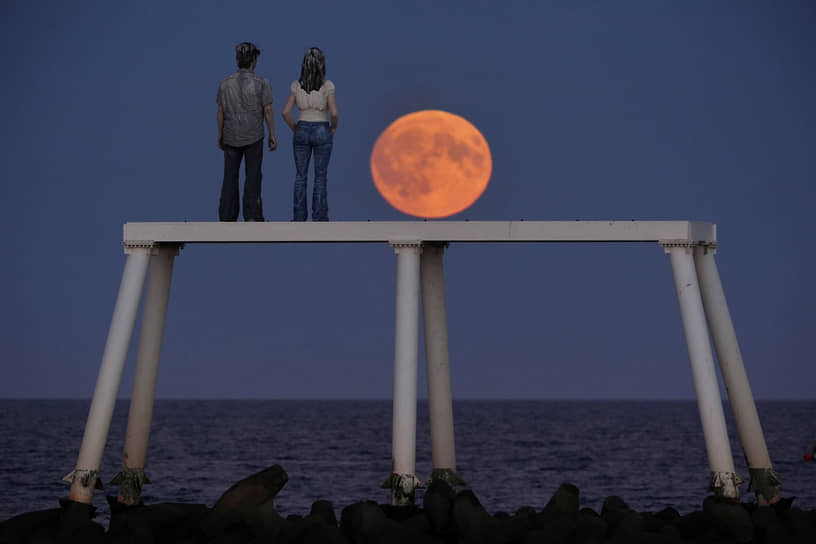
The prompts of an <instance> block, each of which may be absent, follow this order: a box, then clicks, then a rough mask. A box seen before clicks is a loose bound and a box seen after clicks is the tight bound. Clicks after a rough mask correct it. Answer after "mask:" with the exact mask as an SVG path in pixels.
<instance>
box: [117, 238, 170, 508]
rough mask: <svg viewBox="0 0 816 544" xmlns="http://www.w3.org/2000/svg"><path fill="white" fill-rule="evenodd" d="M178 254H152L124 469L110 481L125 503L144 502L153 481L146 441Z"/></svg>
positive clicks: (162, 249) (163, 251)
mask: <svg viewBox="0 0 816 544" xmlns="http://www.w3.org/2000/svg"><path fill="white" fill-rule="evenodd" d="M178 253H179V246H167V247H158V248H156V249H154V250H153V254H152V256H151V257H150V277H149V279H148V282H147V293H146V295H145V303H144V310H143V313H142V328H141V337H140V339H139V352H138V355H137V357H136V374H135V375H134V377H133V394H132V395H131V397H130V411H129V412H128V424H127V432H126V434H125V451H124V453H123V455H122V470H121V472H119V474H117V475H116V476H115V477H114V478H113V480H111V484H113V485H116V486H118V488H119V491H118V493H117V500H118V501H119V502H121V503H123V504H130V505H134V504H139V503H141V497H142V486H143V485H144V484H146V483H147V484H149V483H150V480H149V479H148V477H147V475H146V474H145V472H144V467H145V460H146V458H147V442H148V437H149V436H150V421H151V419H152V417H153V402H154V399H155V397H156V376H157V374H158V370H159V355H160V353H161V346H162V338H163V337H164V323H165V320H166V318H167V302H168V300H169V298H170V280H171V277H172V275H173V260H174V259H175V257H176V255H178Z"/></svg>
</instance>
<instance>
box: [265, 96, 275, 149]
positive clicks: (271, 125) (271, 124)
mask: <svg viewBox="0 0 816 544" xmlns="http://www.w3.org/2000/svg"><path fill="white" fill-rule="evenodd" d="M264 119H266V128H267V129H269V151H275V150H276V149H277V148H278V139H277V138H275V113H274V112H273V111H272V104H267V105H266V106H264Z"/></svg>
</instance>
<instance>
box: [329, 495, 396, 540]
mask: <svg viewBox="0 0 816 544" xmlns="http://www.w3.org/2000/svg"><path fill="white" fill-rule="evenodd" d="M387 521H388V518H387V517H385V513H384V512H383V511H382V508H380V507H379V505H377V503H376V502H374V501H364V502H355V503H354V504H350V505H348V506H346V507H345V508H343V510H342V511H341V512H340V532H341V533H342V534H343V536H344V537H346V538H347V539H348V540H349V542H355V543H357V542H373V541H374V539H375V538H376V537H377V536H378V535H380V534H381V533H382V532H383V530H384V528H385V526H386V522H387Z"/></svg>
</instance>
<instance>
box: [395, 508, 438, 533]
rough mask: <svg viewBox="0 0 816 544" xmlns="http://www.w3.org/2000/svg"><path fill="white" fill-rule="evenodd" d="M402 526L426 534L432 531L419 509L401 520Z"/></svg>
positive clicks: (426, 518)
mask: <svg viewBox="0 0 816 544" xmlns="http://www.w3.org/2000/svg"><path fill="white" fill-rule="evenodd" d="M402 526H403V527H407V528H409V529H410V530H412V531H417V532H420V533H427V534H432V533H433V530H432V529H431V523H430V522H429V521H428V517H427V516H426V515H425V513H424V512H421V511H418V512H417V513H416V514H414V515H413V516H411V517H410V518H408V519H406V520H405V521H403V522H402Z"/></svg>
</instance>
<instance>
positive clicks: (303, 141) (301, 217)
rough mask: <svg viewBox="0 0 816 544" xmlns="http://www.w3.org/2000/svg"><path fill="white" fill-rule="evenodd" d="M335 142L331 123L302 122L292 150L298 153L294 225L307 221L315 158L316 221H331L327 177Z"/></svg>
mask: <svg viewBox="0 0 816 544" xmlns="http://www.w3.org/2000/svg"><path fill="white" fill-rule="evenodd" d="M333 141H334V138H333V135H332V133H331V130H330V129H329V123H315V122H308V121H298V124H297V126H296V127H295V135H294V137H293V138H292V146H293V148H294V152H295V200H294V213H293V219H292V220H293V221H306V219H307V218H308V206H307V204H306V179H307V175H308V171H309V159H310V158H311V156H312V154H314V190H313V191H312V221H328V220H329V204H328V201H327V200H326V174H327V172H328V169H329V158H330V157H331V151H332V143H333Z"/></svg>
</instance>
